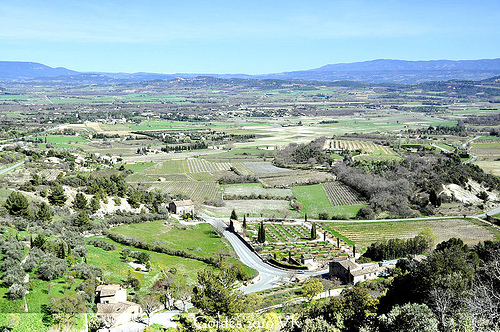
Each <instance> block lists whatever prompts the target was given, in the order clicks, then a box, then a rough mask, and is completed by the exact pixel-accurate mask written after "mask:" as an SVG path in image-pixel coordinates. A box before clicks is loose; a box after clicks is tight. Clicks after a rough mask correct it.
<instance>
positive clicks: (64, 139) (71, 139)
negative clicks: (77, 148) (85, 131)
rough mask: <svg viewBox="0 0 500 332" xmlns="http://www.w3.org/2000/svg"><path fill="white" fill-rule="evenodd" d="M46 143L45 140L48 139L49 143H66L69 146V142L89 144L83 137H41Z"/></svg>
mask: <svg viewBox="0 0 500 332" xmlns="http://www.w3.org/2000/svg"><path fill="white" fill-rule="evenodd" d="M39 138H41V139H42V140H43V141H44V142H45V138H47V143H65V144H68V143H69V142H72V143H77V142H80V143H81V142H88V140H87V139H85V138H83V137H81V136H71V135H47V136H40V137H39Z"/></svg>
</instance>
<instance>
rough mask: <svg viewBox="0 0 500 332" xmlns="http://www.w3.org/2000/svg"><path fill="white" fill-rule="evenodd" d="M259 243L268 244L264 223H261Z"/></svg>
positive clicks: (258, 234) (258, 236)
mask: <svg viewBox="0 0 500 332" xmlns="http://www.w3.org/2000/svg"><path fill="white" fill-rule="evenodd" d="M257 241H258V242H259V243H264V242H266V231H265V229H264V222H263V221H261V222H260V227H259V232H258V233H257Z"/></svg>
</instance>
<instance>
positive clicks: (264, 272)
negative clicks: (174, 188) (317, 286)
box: [199, 213, 328, 293]
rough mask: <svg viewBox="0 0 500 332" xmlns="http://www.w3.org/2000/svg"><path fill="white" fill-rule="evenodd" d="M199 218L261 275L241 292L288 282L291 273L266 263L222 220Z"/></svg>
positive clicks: (207, 217) (261, 289) (263, 288)
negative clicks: (219, 233) (221, 236)
mask: <svg viewBox="0 0 500 332" xmlns="http://www.w3.org/2000/svg"><path fill="white" fill-rule="evenodd" d="M199 216H200V217H201V218H203V219H205V220H206V221H207V222H208V223H210V224H211V225H212V227H214V228H215V229H217V230H218V231H219V232H221V233H222V235H223V236H224V237H225V238H226V239H227V240H228V241H229V243H230V244H231V246H232V247H233V248H234V251H235V252H236V254H237V255H238V257H239V259H240V261H241V262H242V263H243V264H245V265H246V266H248V267H251V268H252V269H255V270H256V271H257V272H258V273H259V277H258V280H257V281H256V282H254V283H252V284H251V285H248V286H242V287H241V290H242V291H243V292H244V293H253V292H260V291H263V290H266V289H269V288H272V287H274V286H277V285H278V284H280V283H281V281H282V280H287V279H288V278H289V276H290V271H288V270H285V269H279V268H276V267H274V266H271V265H269V264H267V263H266V262H264V261H263V260H262V259H261V258H260V257H259V256H258V255H257V254H256V253H254V252H253V251H251V250H250V249H249V248H248V247H247V246H246V245H245V244H244V243H243V242H242V241H241V240H240V239H239V238H238V237H237V236H236V235H235V234H233V233H231V232H229V231H228V230H227V229H226V228H227V225H226V224H225V223H224V222H223V221H222V220H221V219H220V218H214V217H210V216H208V215H206V214H204V213H200V214H199ZM327 272H328V270H323V271H316V272H305V273H304V275H307V276H314V275H321V274H325V273H327Z"/></svg>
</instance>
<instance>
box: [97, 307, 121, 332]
mask: <svg viewBox="0 0 500 332" xmlns="http://www.w3.org/2000/svg"><path fill="white" fill-rule="evenodd" d="M101 308H102V309H101V310H100V311H101V315H100V316H101V320H102V322H103V323H104V325H106V326H107V327H108V331H111V327H112V326H113V325H114V324H115V322H116V318H117V316H116V311H115V309H114V305H113V304H103V305H102V307H101Z"/></svg>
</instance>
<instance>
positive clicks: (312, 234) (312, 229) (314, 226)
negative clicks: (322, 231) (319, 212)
mask: <svg viewBox="0 0 500 332" xmlns="http://www.w3.org/2000/svg"><path fill="white" fill-rule="evenodd" d="M317 237H318V235H317V234H316V224H314V223H313V224H312V227H311V240H316V238H317Z"/></svg>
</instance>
